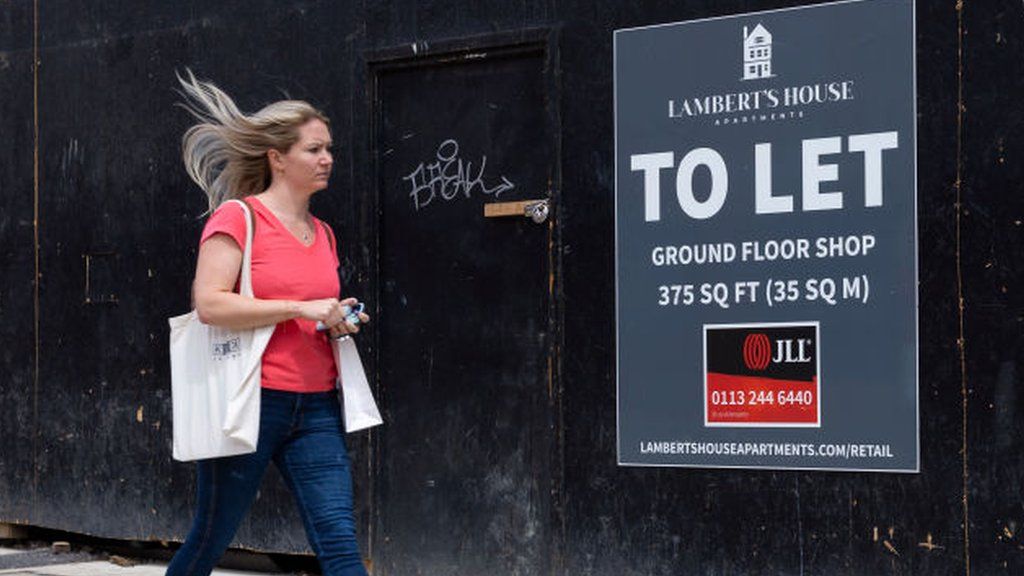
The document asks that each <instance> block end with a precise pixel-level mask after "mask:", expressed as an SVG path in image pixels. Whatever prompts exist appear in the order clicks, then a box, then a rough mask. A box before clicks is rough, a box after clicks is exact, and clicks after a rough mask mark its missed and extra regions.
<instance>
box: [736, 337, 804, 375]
mask: <svg viewBox="0 0 1024 576" xmlns="http://www.w3.org/2000/svg"><path fill="white" fill-rule="evenodd" d="M813 343H814V340H812V339H810V338H780V339H778V340H776V341H775V354H774V355H772V353H771V349H772V344H771V340H769V339H768V335H767V334H764V333H762V332H755V333H752V334H748V335H747V337H746V338H744V339H743V363H744V364H746V365H747V368H748V369H750V370H757V371H758V372H760V371H761V370H764V369H765V368H767V367H768V363H769V362H771V363H772V364H807V363H809V362H810V361H811V357H810V356H809V352H808V349H809V347H810V346H811V345H812V344H813Z"/></svg>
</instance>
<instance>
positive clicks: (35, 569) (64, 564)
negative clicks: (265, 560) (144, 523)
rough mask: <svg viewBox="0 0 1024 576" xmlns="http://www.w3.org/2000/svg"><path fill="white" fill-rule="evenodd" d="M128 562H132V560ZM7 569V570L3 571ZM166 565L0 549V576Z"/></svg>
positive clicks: (107, 573)
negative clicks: (129, 563) (127, 563)
mask: <svg viewBox="0 0 1024 576" xmlns="http://www.w3.org/2000/svg"><path fill="white" fill-rule="evenodd" d="M131 562H136V561H134V560H132V561H131ZM4 566H10V567H9V568H3V567H4ZM166 569H167V564H165V563H160V562H149V561H138V563H136V564H134V565H131V566H120V565H118V564H115V563H113V562H111V561H109V560H102V559H99V557H98V556H97V555H94V554H87V553H84V552H66V553H62V554H55V553H53V552H51V551H50V550H49V549H46V548H41V549H28V550H22V549H13V548H0V576H163V574H164V571H165V570H166ZM267 574H268V573H267V572H245V571H241V570H225V569H217V570H214V571H213V576H267Z"/></svg>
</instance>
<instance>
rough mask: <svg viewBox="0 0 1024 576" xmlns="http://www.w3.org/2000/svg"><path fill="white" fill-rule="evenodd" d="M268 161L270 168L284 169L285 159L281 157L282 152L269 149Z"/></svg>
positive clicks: (275, 169)
mask: <svg viewBox="0 0 1024 576" xmlns="http://www.w3.org/2000/svg"><path fill="white" fill-rule="evenodd" d="M267 161H269V162H270V169H271V170H274V171H280V170H284V161H283V160H282V159H281V152H280V151H279V150H275V149H273V148H271V149H270V150H267Z"/></svg>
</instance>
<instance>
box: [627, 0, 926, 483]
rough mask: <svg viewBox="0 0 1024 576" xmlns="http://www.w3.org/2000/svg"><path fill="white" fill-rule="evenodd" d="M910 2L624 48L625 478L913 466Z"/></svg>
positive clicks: (690, 32)
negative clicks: (705, 471) (670, 471)
mask: <svg viewBox="0 0 1024 576" xmlns="http://www.w3.org/2000/svg"><path fill="white" fill-rule="evenodd" d="M914 75H915V66H914V4H913V2H912V0H855V1H850V2H837V3H831V4H819V5H815V6H808V7H802V8H791V9H784V10H774V11H767V12H757V13H751V14H742V15H737V16H729V17H723V18H713V19H706V20H698V21H691V22H679V23H674V24H665V25H658V26H649V27H644V28H634V29H629V30H619V31H617V32H616V33H615V147H616V153H615V162H616V185H615V197H616V282H617V288H616V318H617V331H618V342H617V345H618V364H617V370H618V442H619V446H618V451H619V463H620V464H621V465H640V466H700V467H740V468H795V469H827V470H876V471H893V472H896V471H901V472H913V471H917V470H918V468H919V443H918V430H919V426H918V385H917V339H918V337H917V243H916V238H917V233H916V232H917V231H916V225H917V224H916V222H917V220H916V206H917V201H916V196H917V193H916V187H917V175H916V124H915V76H914Z"/></svg>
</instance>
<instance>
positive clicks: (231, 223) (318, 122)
mask: <svg viewBox="0 0 1024 576" xmlns="http://www.w3.org/2000/svg"><path fill="white" fill-rule="evenodd" d="M179 81H180V82H181V85H182V86H183V87H184V95H185V96H186V100H187V102H186V103H185V104H184V107H185V108H186V109H188V110H189V111H190V112H191V113H192V114H193V115H195V116H196V117H197V118H198V119H199V120H200V123H199V124H197V125H196V126H193V127H192V128H190V129H189V130H188V132H186V133H185V136H184V139H183V155H184V160H185V167H186V169H187V170H188V173H189V176H191V177H192V179H193V180H195V182H196V183H197V184H199V186H200V187H201V188H202V189H203V190H204V191H205V192H206V194H207V196H208V197H209V202H210V210H211V211H212V215H211V216H210V218H209V220H208V221H207V223H206V226H205V228H204V229H203V234H202V237H201V240H200V247H199V257H198V262H197V265H196V276H195V284H194V297H195V307H196V311H197V313H198V314H199V317H200V319H201V320H202V321H203V322H205V323H207V324H213V325H218V326H225V327H229V328H235V329H243V328H252V327H257V326H267V325H271V324H274V325H276V327H275V329H274V333H273V336H272V337H271V339H270V343H269V344H268V345H267V348H266V351H265V352H264V354H263V359H262V381H261V410H260V435H259V441H258V443H257V450H256V452H255V453H253V454H245V455H242V456H234V457H227V458H214V459H210V460H203V461H200V462H199V463H198V470H197V471H198V475H197V485H198V489H197V508H196V513H195V519H194V520H193V524H192V529H191V530H190V532H189V534H188V538H187V539H186V540H185V543H184V544H183V545H182V547H181V549H179V550H178V552H177V553H176V554H175V555H174V558H173V560H171V563H170V566H169V567H168V568H167V574H168V575H169V576H179V575H196V574H202V575H205V574H209V573H210V571H211V570H212V569H213V567H214V565H215V564H216V563H217V560H218V559H219V558H220V557H221V555H222V554H223V553H224V550H225V549H226V548H227V546H228V545H229V544H230V543H231V540H232V539H233V538H234V534H235V531H236V530H237V528H238V524H239V522H241V520H242V518H243V517H244V516H245V514H246V513H247V511H248V509H249V507H250V506H251V504H252V501H253V499H254V498H255V496H256V492H257V490H258V489H259V486H260V482H261V480H262V478H263V474H264V472H265V471H266V469H267V466H268V465H269V464H270V462H271V460H272V461H273V462H274V464H275V465H276V466H277V467H278V469H279V470H280V472H281V475H282V476H283V477H284V479H285V482H286V483H287V484H288V487H289V488H290V489H291V491H292V493H293V494H294V496H295V500H296V503H297V504H298V508H299V512H300V513H301V515H302V520H303V523H304V525H305V528H306V535H307V537H308V538H309V543H310V546H311V547H312V549H313V551H314V552H316V555H317V559H318V560H319V562H320V565H321V567H322V568H323V573H324V574H325V575H342V576H355V575H360V576H365V575H366V570H365V569H364V568H363V564H362V560H361V559H360V555H359V548H358V545H357V542H356V536H355V519H354V516H353V512H352V480H351V474H350V471H349V460H348V453H347V451H346V448H345V438H344V433H343V428H342V421H341V414H340V409H339V405H338V401H337V396H336V393H335V392H334V381H335V378H336V377H337V369H336V367H335V365H334V357H333V355H332V351H331V345H330V342H329V340H328V337H335V338H336V337H340V336H343V335H345V334H350V333H354V332H358V326H357V325H355V324H352V323H349V322H346V321H345V314H344V312H343V306H347V305H352V304H354V303H355V302H356V300H355V299H354V298H348V299H345V300H339V299H338V295H339V294H340V285H339V280H338V274H337V268H338V258H337V253H336V248H335V244H334V235H333V233H332V232H331V230H330V228H329V227H328V226H327V225H326V224H324V223H323V222H321V221H320V220H317V219H316V218H314V217H313V216H312V215H311V214H310V212H309V199H310V197H312V196H313V194H315V193H316V192H318V191H320V190H323V189H324V188H326V187H327V180H328V177H329V176H330V174H331V166H332V164H333V159H332V157H331V133H330V131H329V130H328V126H327V118H326V117H325V116H324V115H323V113H321V112H319V111H318V110H316V109H315V108H313V107H312V106H310V105H309V104H307V103H306V102H300V101H293V100H285V101H281V102H275V103H273V104H270V105H269V106H267V107H265V108H263V109H262V110H260V111H259V112H257V113H255V114H252V115H251V116H246V115H244V114H242V113H241V112H240V111H239V110H238V108H237V107H236V106H235V104H234V102H233V101H232V100H231V98H230V97H228V95H227V94H225V93H224V92H222V91H221V90H219V89H218V88H217V87H216V86H214V85H213V84H209V83H205V82H198V81H197V80H196V79H195V77H194V76H193V75H192V73H191V72H189V73H188V78H187V79H182V78H179ZM232 198H241V199H243V200H244V201H245V202H246V203H247V204H248V206H249V208H250V210H251V211H252V214H253V217H254V220H255V225H256V228H255V235H254V238H253V242H252V287H253V294H254V298H247V297H244V296H241V295H240V294H238V293H237V292H236V285H237V282H238V278H239V273H240V268H241V263H242V251H243V249H244V245H245V241H246V236H245V231H246V222H245V215H244V211H243V210H242V207H241V206H239V205H238V204H237V203H234V202H228V203H227V204H224V201H225V200H228V199H232ZM222 204H223V205H222ZM359 319H360V322H361V323H365V322H367V321H369V317H368V316H367V315H366V314H360V315H359ZM317 322H322V323H323V324H324V325H326V326H327V327H329V331H328V332H319V331H317Z"/></svg>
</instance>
